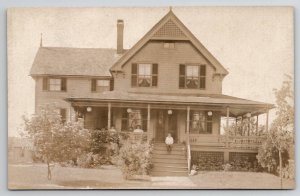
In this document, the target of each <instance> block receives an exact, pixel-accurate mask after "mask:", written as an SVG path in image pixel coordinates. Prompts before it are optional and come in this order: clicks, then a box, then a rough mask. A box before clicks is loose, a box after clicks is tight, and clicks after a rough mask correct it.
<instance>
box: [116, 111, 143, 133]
mask: <svg viewBox="0 0 300 196" xmlns="http://www.w3.org/2000/svg"><path fill="white" fill-rule="evenodd" d="M137 126H140V127H141V129H142V130H143V131H144V132H146V131H147V110H146V109H132V110H131V112H130V113H128V112H127V109H125V108H124V109H123V110H122V125H121V130H122V131H133V130H134V129H136V128H137Z"/></svg>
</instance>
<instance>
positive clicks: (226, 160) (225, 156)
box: [224, 106, 229, 163]
mask: <svg viewBox="0 0 300 196" xmlns="http://www.w3.org/2000/svg"><path fill="white" fill-rule="evenodd" d="M226 129H227V131H228V129H229V107H228V106H227V108H226ZM228 134H229V132H227V133H226V143H225V147H226V149H225V151H224V161H225V163H228V162H229V150H228V146H229V145H228Z"/></svg>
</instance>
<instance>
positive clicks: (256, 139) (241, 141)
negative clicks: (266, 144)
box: [190, 134, 265, 150]
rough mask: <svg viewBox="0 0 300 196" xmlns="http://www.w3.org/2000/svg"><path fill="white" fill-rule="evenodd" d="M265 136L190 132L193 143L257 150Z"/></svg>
mask: <svg viewBox="0 0 300 196" xmlns="http://www.w3.org/2000/svg"><path fill="white" fill-rule="evenodd" d="M264 139H265V137H263V136H225V135H201V134H190V144H191V145H201V146H208V147H227V148H234V149H247V150H257V149H258V148H259V147H260V146H261V144H262V141H263V140H264Z"/></svg>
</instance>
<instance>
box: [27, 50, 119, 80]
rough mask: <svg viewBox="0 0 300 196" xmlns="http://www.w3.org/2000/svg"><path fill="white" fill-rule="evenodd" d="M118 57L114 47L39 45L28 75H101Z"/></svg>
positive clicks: (108, 74) (106, 72)
mask: <svg viewBox="0 0 300 196" xmlns="http://www.w3.org/2000/svg"><path fill="white" fill-rule="evenodd" d="M119 58H120V55H118V54H117V53H116V50H115V49H108V48H57V47H40V48H39V50H38V52H37V54H36V57H35V59H34V62H33V65H32V68H31V71H30V75H32V76H35V75H65V76H103V77H110V76H111V74H110V71H109V69H110V68H111V66H112V65H113V64H114V63H115V62H116V61H117V60H118V59H119Z"/></svg>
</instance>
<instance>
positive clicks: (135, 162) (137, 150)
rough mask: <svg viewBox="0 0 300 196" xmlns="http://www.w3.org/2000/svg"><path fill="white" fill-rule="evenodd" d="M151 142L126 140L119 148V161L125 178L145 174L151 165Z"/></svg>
mask: <svg viewBox="0 0 300 196" xmlns="http://www.w3.org/2000/svg"><path fill="white" fill-rule="evenodd" d="M152 149H153V146H152V144H149V143H146V142H139V143H132V142H130V141H126V142H125V143H124V144H123V146H122V148H121V149H120V154H119V161H120V166H121V170H122V173H123V176H124V178H125V179H128V178H129V177H132V176H133V175H146V174H149V171H150V169H151V167H152V163H151V156H152V155H151V152H152Z"/></svg>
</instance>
